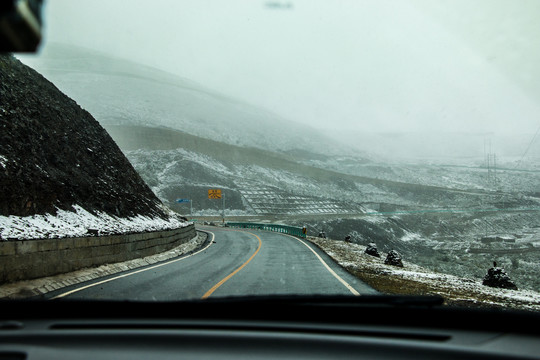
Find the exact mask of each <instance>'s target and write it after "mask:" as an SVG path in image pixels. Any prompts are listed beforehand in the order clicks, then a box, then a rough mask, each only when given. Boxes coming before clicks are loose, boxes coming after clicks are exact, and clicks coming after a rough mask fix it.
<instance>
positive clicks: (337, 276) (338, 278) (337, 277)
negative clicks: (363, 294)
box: [281, 234, 360, 296]
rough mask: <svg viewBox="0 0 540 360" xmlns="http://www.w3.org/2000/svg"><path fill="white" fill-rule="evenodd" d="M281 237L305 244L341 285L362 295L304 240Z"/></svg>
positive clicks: (355, 293) (353, 292)
mask: <svg viewBox="0 0 540 360" xmlns="http://www.w3.org/2000/svg"><path fill="white" fill-rule="evenodd" d="M281 235H285V236H289V237H292V238H293V239H296V240H298V241H300V242H301V243H302V244H304V246H305V247H307V248H308V249H309V250H311V252H312V253H313V254H315V256H316V257H317V258H318V259H319V261H320V262H321V263H322V264H323V265H324V267H325V268H326V270H328V271H329V272H330V274H332V275H333V276H334V277H335V278H336V279H337V280H338V281H339V282H340V283H342V284H343V285H344V286H345V287H346V288H347V289H348V290H349V291H350V292H351V293H352V294H353V295H357V296H358V295H360V293H359V292H358V291H356V290H355V289H354V288H353V287H352V286H351V285H349V283H347V282H346V281H345V280H343V279H342V278H341V277H340V276H339V275H338V274H336V272H335V271H334V270H332V269H331V268H330V266H328V264H327V263H326V262H325V261H324V260H323V259H322V258H321V257H320V256H319V254H317V253H316V252H315V250H313V249H312V248H311V247H310V246H309V245H308V244H306V243H305V242H303V241H302V240H300V239H299V238H297V237H294V236H291V235H287V234H281Z"/></svg>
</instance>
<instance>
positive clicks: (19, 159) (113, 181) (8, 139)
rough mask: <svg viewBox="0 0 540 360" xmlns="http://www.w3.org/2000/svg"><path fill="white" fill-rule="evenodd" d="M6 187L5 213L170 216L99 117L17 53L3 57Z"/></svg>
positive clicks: (2, 176)
mask: <svg viewBox="0 0 540 360" xmlns="http://www.w3.org/2000/svg"><path fill="white" fill-rule="evenodd" d="M119 96H121V94H119ZM0 189H1V196H0V215H4V216H7V215H18V216H27V215H33V214H45V213H51V214H54V213H55V212H56V209H57V208H59V209H63V210H71V209H72V206H73V205H80V206H81V207H83V208H85V209H86V210H88V211H91V212H95V211H104V212H106V213H108V214H111V215H116V216H120V217H128V216H134V215H145V216H152V217H154V216H158V217H165V216H166V215H165V213H164V211H163V210H162V208H161V202H160V201H159V200H158V199H157V198H156V196H155V195H154V194H153V193H152V191H151V190H150V189H149V188H148V186H147V185H146V184H145V183H144V181H143V180H142V179H141V178H140V176H139V175H138V174H137V172H136V171H135V170H134V169H133V167H132V166H131V164H130V163H129V161H128V160H127V159H126V158H125V156H124V155H123V153H122V152H121V151H120V149H119V148H118V146H117V145H116V144H115V142H114V141H113V140H112V139H111V137H110V136H109V135H108V134H107V132H106V131H105V130H104V129H103V128H102V127H101V126H100V125H99V123H98V122H97V121H96V120H95V119H94V118H93V117H92V115H90V114H89V113H88V112H87V111H85V110H83V109H82V108H81V107H80V106H79V105H77V103H76V102H75V101H73V100H72V99H70V98H69V97H67V96H66V95H64V94H63V93H62V92H60V91H59V90H58V89H57V88H56V87H55V86H54V85H53V84H52V83H51V82H49V81H47V80H46V79H45V78H44V77H43V76H41V75H40V74H38V73H37V72H36V71H34V70H33V69H31V68H29V67H27V66H25V65H23V64H22V63H21V62H20V61H19V60H17V59H16V58H14V57H13V56H11V55H0Z"/></svg>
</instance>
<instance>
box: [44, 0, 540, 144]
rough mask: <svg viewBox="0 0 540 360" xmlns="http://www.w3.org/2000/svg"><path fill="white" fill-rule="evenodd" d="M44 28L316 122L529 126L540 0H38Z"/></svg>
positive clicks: (49, 34)
mask: <svg viewBox="0 0 540 360" xmlns="http://www.w3.org/2000/svg"><path fill="white" fill-rule="evenodd" d="M45 4H46V5H45V22H46V28H45V31H46V33H45V35H46V40H45V42H44V44H43V46H47V42H61V43H73V44H77V45H79V46H83V47H87V48H91V49H96V50H99V51H102V52H105V53H109V54H111V55H114V56H116V57H122V58H127V59H131V60H133V61H136V62H140V63H143V64H147V65H150V66H153V67H156V68H160V69H163V70H166V71H169V72H171V73H175V74H178V75H181V76H183V77H185V78H188V79H191V80H194V81H196V82H199V83H200V84H202V85H205V86H207V87H209V88H213V89H215V90H218V91H220V92H222V93H224V94H227V95H230V96H234V97H237V98H240V99H243V100H246V101H247V102H250V103H252V104H255V105H262V106H264V107H265V108H268V109H271V110H273V111H274V112H276V113H278V114H280V115H283V116H285V117H287V118H289V119H292V120H295V121H297V122H301V123H309V124H311V125H313V126H315V127H318V128H329V127H339V128H344V129H351V130H363V131H364V130H373V131H421V130H428V131H431V130H442V131H466V132H496V133H497V132H498V133H501V132H506V131H514V132H525V133H534V132H535V131H536V129H537V128H538V126H539V125H540V78H539V77H540V41H539V40H538V39H539V38H540V25H538V24H539V23H540V22H539V21H538V18H540V1H536V0H531V1H525V0H519V1H516V0H508V1H506V0H504V1H502V0H489V1H480V0H474V1H470V0H448V1H444V2H441V1H433V0H416V1H407V0H393V1H389V0H388V1H387V0H373V1H359V0H351V1H343V0H325V1H318V0H304V1H298V0H288V1H259V0H244V1H230V0H227V1H225V0H215V1H204V0H192V1H189V2H188V1H178V0H173V1H167V0H152V1H149V0H124V1H115V0H86V1H83V0H46V3H45Z"/></svg>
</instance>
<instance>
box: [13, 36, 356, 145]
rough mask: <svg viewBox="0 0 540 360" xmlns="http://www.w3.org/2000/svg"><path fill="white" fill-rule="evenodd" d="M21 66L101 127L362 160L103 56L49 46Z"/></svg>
mask: <svg viewBox="0 0 540 360" xmlns="http://www.w3.org/2000/svg"><path fill="white" fill-rule="evenodd" d="M21 60H22V61H23V62H25V63H27V64H29V65H31V66H32V67H33V68H35V69H36V70H38V71H40V72H41V73H43V74H44V75H45V76H47V78H49V79H51V81H53V82H54V83H55V84H56V85H57V86H58V87H59V88H60V89H61V90H62V91H64V92H65V93H66V94H68V95H69V96H71V97H72V98H74V99H75V100H76V101H77V102H78V103H80V104H81V105H82V106H83V107H84V108H85V109H88V111H89V112H90V113H92V114H93V115H94V117H95V118H96V119H97V120H98V121H99V122H100V123H101V124H102V125H146V126H165V127H169V128H172V129H176V130H180V131H183V132H186V133H189V134H192V135H197V136H200V137H204V138H207V139H213V140H217V141H221V142H225V143H229V144H233V145H240V146H250V147H257V148H262V149H265V150H271V151H280V152H281V151H287V150H290V149H294V148H304V149H310V151H312V152H317V153H322V154H325V153H330V154H340V153H341V154H342V153H347V152H348V153H358V151H357V150H356V151H354V150H352V149H351V148H350V146H347V145H346V144H342V143H340V142H339V141H336V140H334V139H331V138H328V137H326V136H325V135H324V134H322V133H320V132H318V131H316V130H314V129H312V128H309V127H308V126H304V125H301V124H298V123H294V122H291V121H289V120H285V119H283V118H281V117H280V116H279V115H277V114H274V113H272V112H271V111H268V110H266V109H262V108H259V107H256V106H252V105H249V104H247V103H245V102H243V101H241V100H238V99H233V98H231V97H228V96H225V95H223V94H220V93H218V92H216V91H213V90H210V89H208V88H205V87H204V86H202V85H199V84H197V83H195V82H193V81H190V80H187V79H185V78H182V77H180V76H176V75H173V74H169V73H166V72H164V71H161V70H158V69H154V68H151V67H148V66H144V65H140V64H137V63H133V62H130V61H127V60H122V59H116V58H111V57H108V56H106V55H103V54H100V53H98V52H95V51H92V50H87V49H82V48H78V47H72V46H67V45H58V44H48V45H47V46H46V47H45V48H44V49H43V52H42V53H41V54H40V55H39V56H37V57H21Z"/></svg>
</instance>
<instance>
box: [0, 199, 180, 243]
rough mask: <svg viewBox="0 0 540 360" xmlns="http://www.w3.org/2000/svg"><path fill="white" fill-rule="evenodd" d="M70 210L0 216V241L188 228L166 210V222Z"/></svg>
mask: <svg viewBox="0 0 540 360" xmlns="http://www.w3.org/2000/svg"><path fill="white" fill-rule="evenodd" d="M73 209H74V211H66V210H58V211H57V214H56V215H51V214H45V215H33V216H24V217H23V216H13V215H12V216H0V240H25V239H49V238H63V237H79V236H87V235H89V230H98V231H99V234H100V235H107V234H125V233H133V232H147V231H160V230H168V229H176V228H180V227H184V226H187V225H188V224H189V222H186V221H184V220H182V219H181V218H180V217H179V216H177V215H176V214H175V213H173V212H170V210H167V209H165V211H166V212H167V211H168V212H169V213H168V215H169V217H168V219H161V218H158V217H155V218H150V217H146V216H142V215H139V216H135V217H131V218H120V217H116V216H112V215H109V214H106V213H103V212H100V213H96V214H92V213H90V212H88V211H86V210H85V209H83V208H82V207H80V206H77V205H76V206H74V207H73Z"/></svg>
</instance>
